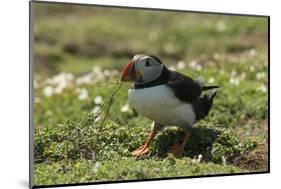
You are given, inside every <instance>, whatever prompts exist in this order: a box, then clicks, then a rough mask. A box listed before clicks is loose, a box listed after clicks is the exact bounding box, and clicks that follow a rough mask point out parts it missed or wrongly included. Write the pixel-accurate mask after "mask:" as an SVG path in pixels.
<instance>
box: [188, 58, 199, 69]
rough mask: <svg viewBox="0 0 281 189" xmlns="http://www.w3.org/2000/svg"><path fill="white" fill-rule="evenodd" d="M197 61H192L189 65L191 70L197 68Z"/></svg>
mask: <svg viewBox="0 0 281 189" xmlns="http://www.w3.org/2000/svg"><path fill="white" fill-rule="evenodd" d="M197 64H198V63H197V61H196V60H192V61H191V62H190V63H189V65H188V66H189V67H191V68H195V67H196V66H197Z"/></svg>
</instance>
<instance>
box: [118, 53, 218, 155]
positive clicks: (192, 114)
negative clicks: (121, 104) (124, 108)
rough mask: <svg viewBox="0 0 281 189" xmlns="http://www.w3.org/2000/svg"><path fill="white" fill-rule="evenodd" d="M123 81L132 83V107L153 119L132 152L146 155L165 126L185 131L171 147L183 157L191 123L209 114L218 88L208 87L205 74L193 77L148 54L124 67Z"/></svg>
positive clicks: (176, 153)
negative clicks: (144, 136)
mask: <svg viewBox="0 0 281 189" xmlns="http://www.w3.org/2000/svg"><path fill="white" fill-rule="evenodd" d="M121 81H123V82H132V83H133V87H132V88H130V89H129V90H128V101H129V104H130V106H131V107H132V108H133V109H134V110H136V111H137V112H138V113H139V114H140V115H142V116H144V117H147V118H149V119H150V120H152V121H153V122H152V129H151V133H150V135H149V137H148V139H147V141H146V142H145V143H144V145H142V146H140V147H139V148H137V149H135V150H134V151H133V152H132V155H133V156H135V157H139V156H142V155H144V154H146V153H147V152H148V147H149V145H150V144H151V142H152V141H153V139H154V138H155V136H156V134H157V133H158V131H160V130H161V129H163V128H164V127H166V126H178V127H180V128H182V130H183V131H184V139H183V141H182V143H178V144H175V145H173V146H171V147H169V148H168V153H171V154H173V156H174V157H182V156H183V154H184V148H185V146H186V144H187V142H188V140H189V138H190V135H191V129H192V126H193V125H194V123H195V122H197V121H199V120H201V119H203V118H204V117H206V116H207V115H208V113H209V111H210V110H211V107H212V104H213V100H214V98H215V96H216V93H217V90H216V88H219V86H217V85H214V86H205V85H204V78H203V77H202V76H201V77H199V78H198V79H196V80H193V79H192V78H191V77H189V76H186V75H183V74H181V73H179V72H176V71H172V70H169V69H168V68H167V67H166V66H165V65H164V64H163V63H162V61H161V60H160V59H159V58H158V57H156V56H154V55H148V54H136V55H135V56H134V57H133V59H132V60H131V61H129V63H128V64H126V65H125V67H124V68H123V71H122V73H121ZM211 89H212V90H211ZM208 90H210V91H208ZM203 91H206V93H205V94H202V92H203Z"/></svg>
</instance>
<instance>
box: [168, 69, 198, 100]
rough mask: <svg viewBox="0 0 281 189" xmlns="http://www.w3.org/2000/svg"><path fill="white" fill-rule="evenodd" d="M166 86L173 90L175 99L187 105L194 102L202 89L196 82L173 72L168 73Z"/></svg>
mask: <svg viewBox="0 0 281 189" xmlns="http://www.w3.org/2000/svg"><path fill="white" fill-rule="evenodd" d="M167 85H168V86H169V87H170V88H171V89H172V90H173V92H174V94H175V96H176V97H177V98H179V99H180V100H181V101H184V102H187V103H191V102H193V101H194V100H196V99H197V98H198V97H199V96H200V94H201V91H202V87H201V86H200V85H199V83H198V82H196V81H194V80H193V79H192V78H190V77H188V76H185V75H183V74H181V73H178V72H175V71H171V72H170V76H169V80H168V82H167Z"/></svg>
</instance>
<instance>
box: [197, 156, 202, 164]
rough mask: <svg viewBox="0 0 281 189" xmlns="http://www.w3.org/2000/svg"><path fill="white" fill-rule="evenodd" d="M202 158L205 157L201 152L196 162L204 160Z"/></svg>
mask: <svg viewBox="0 0 281 189" xmlns="http://www.w3.org/2000/svg"><path fill="white" fill-rule="evenodd" d="M202 158H203V156H202V154H199V155H198V159H197V161H196V163H200V162H201V161H202Z"/></svg>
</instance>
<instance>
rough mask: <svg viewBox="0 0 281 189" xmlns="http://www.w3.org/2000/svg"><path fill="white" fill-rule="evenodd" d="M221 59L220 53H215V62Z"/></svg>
mask: <svg viewBox="0 0 281 189" xmlns="http://www.w3.org/2000/svg"><path fill="white" fill-rule="evenodd" d="M220 57H221V56H220V55H219V54H218V53H215V54H214V56H213V58H214V59H215V60H219V59H220Z"/></svg>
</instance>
